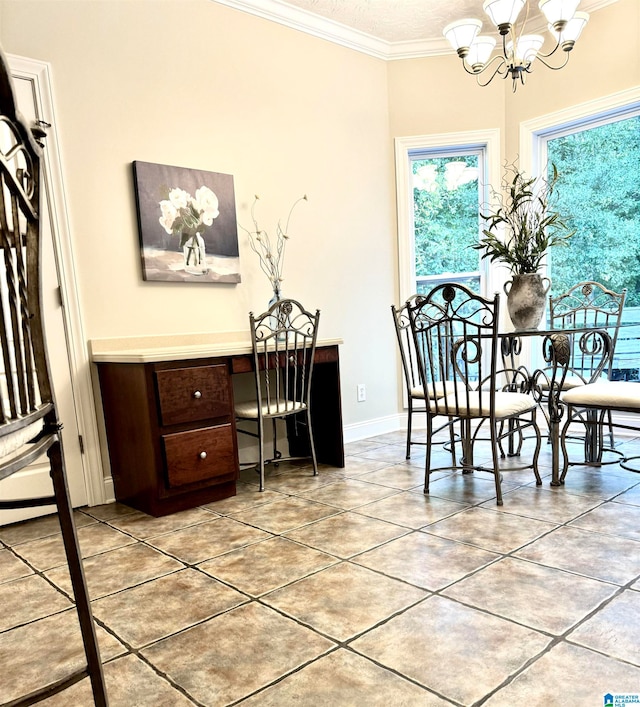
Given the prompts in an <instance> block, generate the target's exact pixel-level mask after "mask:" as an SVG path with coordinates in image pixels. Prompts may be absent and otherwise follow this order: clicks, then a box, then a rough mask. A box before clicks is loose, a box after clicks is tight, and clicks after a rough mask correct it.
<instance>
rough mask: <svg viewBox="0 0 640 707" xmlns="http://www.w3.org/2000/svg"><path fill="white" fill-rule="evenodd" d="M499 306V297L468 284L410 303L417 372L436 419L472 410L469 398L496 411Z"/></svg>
mask: <svg viewBox="0 0 640 707" xmlns="http://www.w3.org/2000/svg"><path fill="white" fill-rule="evenodd" d="M498 303H499V299H498V295H496V296H495V298H494V299H493V300H489V299H485V298H484V297H481V296H480V295H477V294H475V293H474V292H472V291H471V290H469V289H468V288H467V287H465V286H464V285H460V284H458V283H443V284H441V285H438V286H437V287H435V288H434V289H433V290H431V292H429V293H428V294H427V295H425V296H418V297H416V299H415V301H414V302H413V303H412V304H410V306H409V308H408V311H409V318H410V322H411V329H412V333H413V337H414V345H415V349H416V352H417V358H418V369H419V371H420V377H421V381H422V385H423V387H424V390H425V395H426V396H427V400H428V405H430V407H431V409H432V410H433V411H434V412H435V414H438V415H446V416H457V415H459V414H460V412H461V410H466V409H468V408H469V407H470V397H471V393H474V394H476V395H477V396H478V398H479V400H478V402H479V404H481V405H482V404H483V399H484V401H485V402H487V403H488V405H489V406H490V407H491V408H492V409H493V407H494V405H495V389H496V353H497V334H498V306H499V304H498ZM443 393H444V394H443Z"/></svg>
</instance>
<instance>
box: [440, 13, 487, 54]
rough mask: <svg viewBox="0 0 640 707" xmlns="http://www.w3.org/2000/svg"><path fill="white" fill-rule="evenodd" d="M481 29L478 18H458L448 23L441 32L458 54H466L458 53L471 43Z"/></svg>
mask: <svg viewBox="0 0 640 707" xmlns="http://www.w3.org/2000/svg"><path fill="white" fill-rule="evenodd" d="M481 29H482V22H481V21H480V20H474V19H466V20H458V21H457V22H451V24H448V25H447V26H446V27H445V28H444V30H443V31H442V34H444V36H445V37H446V39H447V41H448V42H449V44H451V46H452V47H453V48H454V49H455V50H456V51H457V52H458V54H459V55H460V56H466V52H465V53H464V55H463V54H460V52H461V50H464V49H467V48H468V47H470V46H471V45H472V44H473V40H474V39H475V38H476V36H477V34H478V32H480V30H481Z"/></svg>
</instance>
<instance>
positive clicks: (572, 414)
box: [560, 332, 640, 483]
mask: <svg viewBox="0 0 640 707" xmlns="http://www.w3.org/2000/svg"><path fill="white" fill-rule="evenodd" d="M600 336H601V337H602V338H603V341H606V336H607V335H606V332H602V333H601V334H600ZM606 346H607V344H606V343H604V345H603V347H604V348H605V350H606ZM562 402H563V403H564V405H566V408H567V415H566V419H565V423H564V426H563V428H562V431H561V433H560V444H561V446H562V453H563V456H564V466H563V469H562V473H561V475H560V483H564V479H565V477H566V475H567V471H568V469H569V466H570V465H571V464H579V465H584V464H585V463H587V464H595V465H600V464H601V463H602V453H603V451H604V432H603V430H604V424H603V423H604V417H605V415H606V414H608V415H610V414H611V413H612V412H621V413H634V414H638V413H640V383H638V382H631V381H597V382H595V383H587V384H586V385H582V386H578V387H577V388H572V389H571V390H568V391H566V392H565V393H563V394H562ZM576 421H580V422H581V423H582V424H583V425H584V426H585V429H586V432H585V437H586V438H590V440H591V442H590V448H591V450H592V458H591V459H589V460H587V461H586V462H585V461H583V460H581V461H577V462H571V461H570V459H569V452H568V450H567V437H568V431H569V426H570V425H571V424H572V423H574V422H576ZM609 425H614V426H615V427H619V428H622V429H627V430H634V431H635V432H637V431H638V429H639V427H640V425H630V424H624V423H621V422H616V421H614V420H613V419H612V418H611V417H609ZM634 459H638V456H633V457H627V458H623V460H622V461H620V460H616V461H620V466H622V467H623V468H625V469H628V470H629V471H636V472H637V471H639V470H638V469H637V468H634V467H631V466H629V465H628V464H629V462H630V461H631V460H634Z"/></svg>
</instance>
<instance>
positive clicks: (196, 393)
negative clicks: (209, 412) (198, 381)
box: [193, 390, 202, 400]
mask: <svg viewBox="0 0 640 707" xmlns="http://www.w3.org/2000/svg"><path fill="white" fill-rule="evenodd" d="M193 397H194V398H195V399H196V400H200V398H201V397H202V393H201V392H200V391H199V390H196V392H195V393H194V394H193Z"/></svg>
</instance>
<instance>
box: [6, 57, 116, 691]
mask: <svg viewBox="0 0 640 707" xmlns="http://www.w3.org/2000/svg"><path fill="white" fill-rule="evenodd" d="M34 135H35V136H36V137H37V138H38V139H41V138H42V137H43V136H44V132H42V130H40V129H39V128H38V129H37V131H36V130H32V129H31V128H29V127H28V126H27V124H26V123H25V121H24V119H23V118H22V116H21V115H20V114H19V113H18V112H17V110H16V104H15V98H14V91H13V85H12V81H11V76H10V74H9V69H8V65H7V62H6V59H5V57H4V55H2V54H1V52H0V192H1V193H0V252H1V254H2V263H1V264H0V293H1V296H0V345H1V348H2V361H1V363H0V369H1V371H0V380H1V383H2V384H1V385H0V485H1V482H2V481H4V480H6V479H8V478H9V477H10V476H12V475H14V474H16V473H17V472H19V471H21V470H22V469H24V468H25V467H27V466H28V465H29V464H31V463H32V462H34V461H35V460H36V459H39V458H40V457H41V456H42V455H43V454H46V455H47V456H48V458H49V463H50V473H51V478H52V481H53V495H51V496H46V497H41V498H28V499H10V500H2V501H0V509H2V510H7V509H16V508H32V507H37V506H49V505H55V506H57V510H58V518H59V521H60V527H61V530H62V539H63V543H64V548H65V552H66V556H67V562H68V565H69V573H70V576H71V584H72V587H73V594H74V597H75V603H76V609H77V612H78V619H79V622H80V630H81V632H82V639H83V643H84V650H85V654H86V661H87V662H86V665H85V666H83V667H82V668H81V669H79V670H76V671H75V672H73V674H70V675H69V676H68V677H65V678H64V679H61V680H57V681H55V682H53V683H52V684H50V685H47V686H45V687H44V688H42V689H39V690H37V691H34V692H31V693H30V694H28V695H26V696H21V697H16V698H15V700H14V701H12V702H11V703H10V704H11V705H28V704H33V703H34V702H38V701H40V700H42V699H44V698H45V697H48V696H50V695H53V694H56V693H58V692H60V691H62V690H63V689H65V688H66V687H69V686H71V685H72V684H74V683H75V682H77V681H78V680H79V679H81V678H82V677H84V676H89V678H90V680H91V686H92V691H93V697H94V702H95V704H96V705H106V704H107V696H106V690H105V684H104V676H103V672H102V664H101V662H100V652H99V649H98V643H97V640H96V633H95V626H94V622H93V617H92V614H91V607H90V604H89V594H88V591H87V585H86V581H85V577H84V572H83V569H82V562H81V556H80V550H79V546H78V539H77V535H76V530H75V525H74V521H73V511H72V507H71V501H70V498H69V491H68V488H67V480H66V473H65V465H64V455H63V450H62V439H61V430H62V425H61V424H60V422H59V421H58V416H57V413H56V405H55V399H54V393H53V389H52V385H51V378H50V371H49V363H48V360H47V350H46V342H45V336H44V330H43V322H42V308H41V300H40V258H41V251H40V240H41V235H40V185H41V179H40V160H41V155H42V150H41V148H40V146H39V144H38V143H37V142H36V138H35V137H34Z"/></svg>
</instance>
